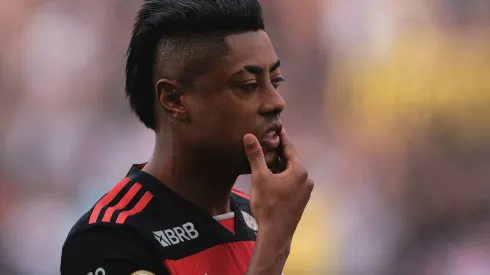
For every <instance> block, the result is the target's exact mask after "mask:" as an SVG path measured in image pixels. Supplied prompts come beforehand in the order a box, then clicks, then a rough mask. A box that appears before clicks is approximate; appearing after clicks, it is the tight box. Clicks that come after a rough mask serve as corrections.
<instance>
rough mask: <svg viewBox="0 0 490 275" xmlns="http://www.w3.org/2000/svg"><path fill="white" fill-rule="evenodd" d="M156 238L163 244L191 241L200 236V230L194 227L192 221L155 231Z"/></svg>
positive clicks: (165, 245)
mask: <svg viewBox="0 0 490 275" xmlns="http://www.w3.org/2000/svg"><path fill="white" fill-rule="evenodd" d="M153 235H154V236H155V239H156V240H157V241H158V242H159V243H160V244H161V245H162V246H163V247H167V246H171V245H175V244H178V243H181V242H185V241H190V240H193V239H195V238H197V237H199V232H197V230H196V229H195V228H194V224H193V223H191V222H188V223H185V224H183V225H182V226H176V227H174V228H172V229H165V230H160V231H155V232H153Z"/></svg>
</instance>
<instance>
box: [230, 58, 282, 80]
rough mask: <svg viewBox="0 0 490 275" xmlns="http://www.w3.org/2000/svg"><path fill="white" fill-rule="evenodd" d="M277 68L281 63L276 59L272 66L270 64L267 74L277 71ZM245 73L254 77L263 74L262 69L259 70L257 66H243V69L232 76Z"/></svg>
mask: <svg viewBox="0 0 490 275" xmlns="http://www.w3.org/2000/svg"><path fill="white" fill-rule="evenodd" d="M279 66H281V61H280V60H279V59H278V60H277V61H276V62H274V64H272V65H271V66H270V68H269V72H271V73H272V72H273V71H275V70H277V68H279ZM245 72H249V73H251V74H255V75H260V74H262V73H263V72H264V69H263V68H261V67H260V66H257V65H245V66H243V68H242V69H241V70H239V71H238V72H236V73H235V74H233V75H234V76H235V75H240V74H243V73H245Z"/></svg>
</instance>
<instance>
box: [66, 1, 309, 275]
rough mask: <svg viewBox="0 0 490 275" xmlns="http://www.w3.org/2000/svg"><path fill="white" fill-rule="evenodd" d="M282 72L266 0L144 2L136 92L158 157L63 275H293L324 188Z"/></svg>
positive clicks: (133, 177)
mask: <svg viewBox="0 0 490 275" xmlns="http://www.w3.org/2000/svg"><path fill="white" fill-rule="evenodd" d="M279 66H280V62H279V59H278V58H277V56H276V54H275V52H274V49H273V47H272V44H271V41H270V40H269V37H268V36H267V34H266V32H265V31H264V22H263V18H262V11H261V7H260V5H259V3H258V2H257V1H256V0H199V1H196V0H146V1H144V3H143V5H142V7H141V10H140V11H139V13H138V16H137V19H136V23H135V25H134V31H133V34H132V38H131V41H130V45H129V50H128V58H127V67H126V92H127V96H128V97H129V101H130V103H131V107H132V109H133V110H134V112H135V113H136V114H137V115H138V117H139V118H140V120H141V121H142V122H143V123H144V124H145V125H146V126H147V127H148V128H150V129H152V130H154V131H155V133H156V141H155V149H154V153H153V156H152V157H151V158H150V160H149V161H148V162H147V163H146V164H141V165H133V167H132V168H131V170H130V171H129V173H128V175H127V176H126V177H125V178H124V179H122V180H121V181H120V182H119V183H118V184H117V185H115V187H114V188H113V189H112V190H111V191H109V192H108V193H107V194H106V195H104V196H103V197H102V198H101V199H100V200H99V201H98V202H97V203H96V204H95V206H94V207H93V208H92V209H90V210H89V211H88V212H87V213H86V214H85V215H84V216H83V217H81V219H80V220H79V221H78V222H77V223H76V224H75V226H74V227H73V229H72V230H71V232H70V233H69V235H68V237H67V240H66V242H65V244H64V246H63V251H62V259H61V274H63V275H87V274H90V275H115V274H118V275H119V274H134V275H138V274H139V275H142V274H158V275H161V274H198V275H204V274H207V275H217V274H219V275H238V274H241V275H242V274H250V275H252V274H253V275H255V274H268V275H269V274H272V275H274V274H277V275H279V274H281V272H282V269H283V267H284V264H285V261H286V259H287V257H288V253H289V251H290V245H291V240H292V237H293V234H294V231H295V229H296V226H297V224H298V222H299V220H300V219H301V216H302V213H303V210H304V208H305V206H306V204H307V202H308V200H309V198H310V194H311V191H312V189H313V182H312V181H311V180H310V179H308V173H307V171H306V170H305V168H303V166H302V164H301V162H300V160H299V157H298V155H297V153H296V151H295V149H294V147H293V146H292V144H291V142H290V140H289V138H288V136H287V133H286V131H285V130H284V129H283V128H282V124H281V121H280V119H279V115H280V113H281V112H282V111H283V109H284V105H285V103H284V101H283V99H282V98H281V96H280V95H279V93H278V87H279V83H280V82H281V81H282V80H283V79H282V76H281V72H280V69H279ZM272 171H274V172H272ZM246 173H251V174H252V187H251V201H249V198H248V197H247V196H246V195H245V194H243V193H241V192H239V191H236V190H234V189H232V187H233V184H234V182H235V181H236V178H237V177H238V176H239V175H240V174H246Z"/></svg>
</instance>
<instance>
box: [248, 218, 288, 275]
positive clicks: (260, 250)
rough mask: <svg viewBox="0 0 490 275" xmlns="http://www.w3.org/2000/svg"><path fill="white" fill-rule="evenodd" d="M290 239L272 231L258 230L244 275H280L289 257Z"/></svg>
mask: <svg viewBox="0 0 490 275" xmlns="http://www.w3.org/2000/svg"><path fill="white" fill-rule="evenodd" d="M291 239H292V238H282V237H279V235H278V234H276V232H274V231H273V230H263V231H261V230H260V227H259V232H258V236H257V242H256V244H255V248H254V251H253V254H252V258H251V260H250V263H249V265H248V268H247V273H246V275H263V274H264V275H265V274H267V275H280V274H281V273H282V270H283V269H284V265H285V263H286V259H287V257H288V256H289V251H290V248H291Z"/></svg>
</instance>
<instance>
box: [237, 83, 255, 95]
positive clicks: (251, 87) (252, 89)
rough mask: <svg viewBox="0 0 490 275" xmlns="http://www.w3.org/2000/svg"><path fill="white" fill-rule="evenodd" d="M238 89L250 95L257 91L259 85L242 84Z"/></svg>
mask: <svg viewBox="0 0 490 275" xmlns="http://www.w3.org/2000/svg"><path fill="white" fill-rule="evenodd" d="M239 88H240V89H242V90H243V91H244V92H247V93H252V92H255V91H257V90H258V89H259V84H257V83H249V84H242V85H240V86H239Z"/></svg>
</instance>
